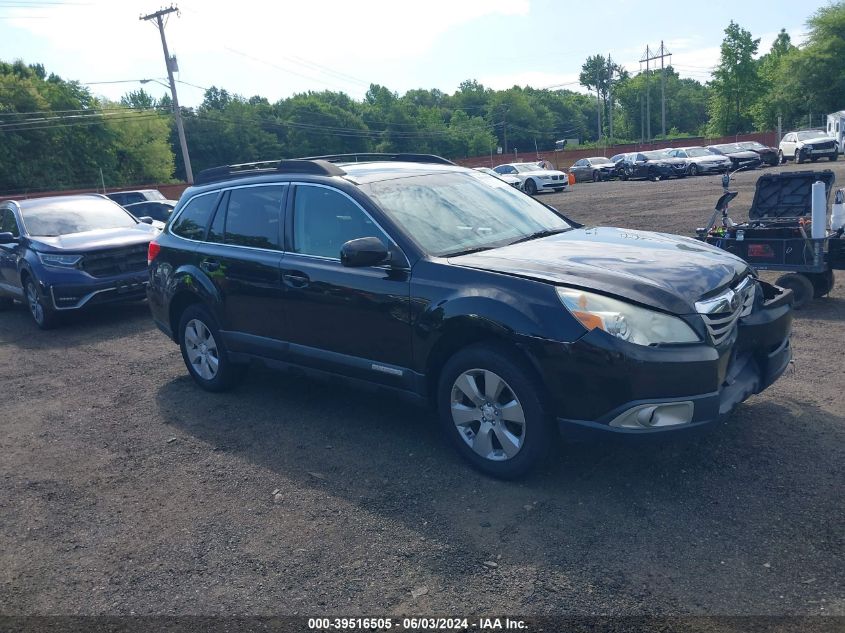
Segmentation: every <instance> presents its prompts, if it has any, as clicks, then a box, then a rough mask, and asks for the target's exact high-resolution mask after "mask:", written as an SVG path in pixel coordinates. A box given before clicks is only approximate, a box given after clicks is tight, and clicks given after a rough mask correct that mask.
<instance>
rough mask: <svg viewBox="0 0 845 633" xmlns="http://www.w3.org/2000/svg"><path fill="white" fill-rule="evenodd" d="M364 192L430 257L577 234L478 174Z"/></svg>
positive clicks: (382, 185)
mask: <svg viewBox="0 0 845 633" xmlns="http://www.w3.org/2000/svg"><path fill="white" fill-rule="evenodd" d="M362 188H363V189H364V190H365V191H366V192H367V193H368V194H369V195H370V196H371V197H372V198H373V199H374V200H375V201H376V202H377V203H378V204H379V206H381V208H382V209H383V210H384V212H385V213H387V215H389V216H390V217H391V218H392V219H393V221H394V222H396V223H397V224H398V225H399V226H401V227H402V229H404V231H405V232H406V233H407V234H408V235H410V236H411V237H412V238H413V239H414V240H415V241H416V242H417V243H418V244H419V245H420V246H421V247H422V249H423V250H425V251H426V252H427V253H428V254H430V255H436V256H443V255H449V254H458V253H461V252H463V251H469V250H475V249H482V248H495V247H497V246H504V245H505V244H509V243H511V242H514V241H516V240H519V239H521V238H525V237H528V236H530V235H533V234H534V233H539V232H542V231H564V230H566V229H569V228H572V227H571V226H570V225H569V224H568V223H567V222H566V221H565V220H564V219H563V218H561V217H560V216H559V215H557V214H556V213H555V212H554V211H552V210H551V209H549V208H548V207H546V206H545V205H543V204H541V203H539V202H537V201H536V200H534V199H533V198H531V197H530V196H527V195H525V194H524V193H521V192H519V191H517V190H515V189H514V188H513V187H511V186H510V185H508V184H506V183H504V182H502V181H501V180H499V179H498V178H492V177H490V176H487V175H485V174H482V173H479V172H451V173H443V174H429V175H425V176H414V177H411V178H396V179H393V180H384V181H380V182H374V183H370V184H368V185H365V186H363V187H362Z"/></svg>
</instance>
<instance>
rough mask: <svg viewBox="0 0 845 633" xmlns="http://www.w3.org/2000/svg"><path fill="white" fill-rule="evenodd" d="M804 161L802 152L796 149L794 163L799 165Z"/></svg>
mask: <svg viewBox="0 0 845 633" xmlns="http://www.w3.org/2000/svg"><path fill="white" fill-rule="evenodd" d="M805 160H806V159H805V158H804V152H802V151H801V150H800V149H796V150H795V162H796V163H798V164H799V165H800V164H801V163H803V162H804V161H805Z"/></svg>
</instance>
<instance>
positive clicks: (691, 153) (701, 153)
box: [686, 147, 713, 158]
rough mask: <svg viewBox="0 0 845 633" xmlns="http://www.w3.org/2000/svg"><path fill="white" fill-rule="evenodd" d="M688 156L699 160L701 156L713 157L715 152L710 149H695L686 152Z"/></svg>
mask: <svg viewBox="0 0 845 633" xmlns="http://www.w3.org/2000/svg"><path fill="white" fill-rule="evenodd" d="M686 152H687V156H689V157H690V158H698V157H700V156H713V152H711V151H710V150H708V149H704V148H703V147H694V148H692V149H688V150H686Z"/></svg>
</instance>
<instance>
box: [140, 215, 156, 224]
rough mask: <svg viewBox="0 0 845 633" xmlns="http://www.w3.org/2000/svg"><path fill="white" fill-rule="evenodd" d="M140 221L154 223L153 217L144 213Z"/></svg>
mask: <svg viewBox="0 0 845 633" xmlns="http://www.w3.org/2000/svg"><path fill="white" fill-rule="evenodd" d="M138 222H143V223H144V224H152V223H153V219H152V218H151V217H150V216H148V215H142V216H141V217H140V218H138Z"/></svg>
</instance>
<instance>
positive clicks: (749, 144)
mask: <svg viewBox="0 0 845 633" xmlns="http://www.w3.org/2000/svg"><path fill="white" fill-rule="evenodd" d="M737 146H738V147H740V148H742V149H766V146H765V145H762V144H760V143H758V142H757V141H745V142H743V143H737Z"/></svg>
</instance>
